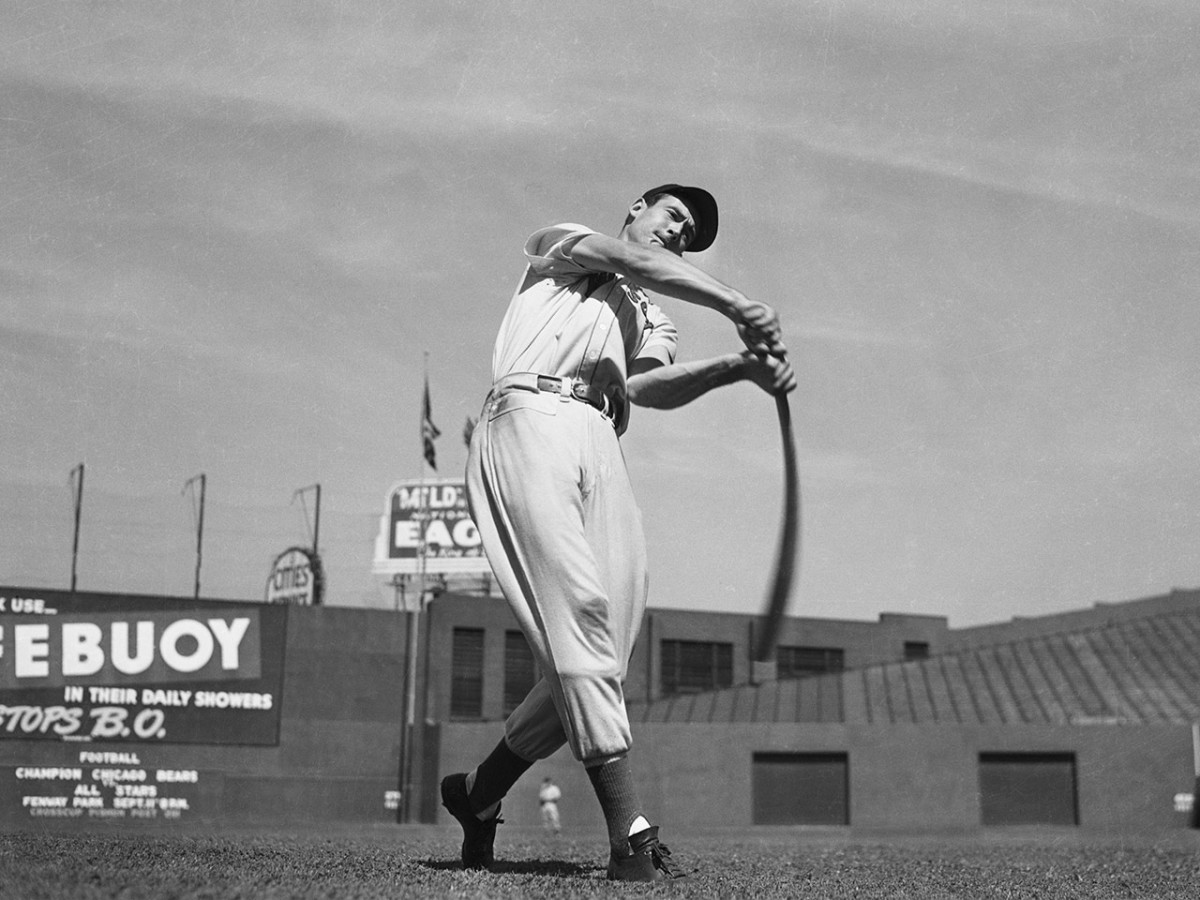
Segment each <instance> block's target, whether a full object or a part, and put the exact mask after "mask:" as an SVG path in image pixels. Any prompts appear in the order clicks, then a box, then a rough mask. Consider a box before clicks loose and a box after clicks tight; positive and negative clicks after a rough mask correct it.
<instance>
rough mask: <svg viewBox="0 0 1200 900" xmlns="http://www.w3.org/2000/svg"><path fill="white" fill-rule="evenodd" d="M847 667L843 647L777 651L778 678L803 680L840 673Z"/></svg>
mask: <svg viewBox="0 0 1200 900" xmlns="http://www.w3.org/2000/svg"><path fill="white" fill-rule="evenodd" d="M845 667H846V652H845V651H844V650H843V649H842V648H841V647H780V648H778V649H777V650H776V651H775V673H776V674H775V677H776V678H803V677H805V676H806V675H822V674H824V673H826V672H840V671H842V670H843V669H844V668H845Z"/></svg>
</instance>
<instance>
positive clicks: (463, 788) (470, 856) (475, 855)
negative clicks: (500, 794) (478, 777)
mask: <svg viewBox="0 0 1200 900" xmlns="http://www.w3.org/2000/svg"><path fill="white" fill-rule="evenodd" d="M442 806H444V807H446V809H447V810H448V811H449V813H450V815H452V816H454V818H456V819H457V820H458V824H459V825H461V826H462V830H463V842H462V864H463V868H464V869H489V868H491V866H492V863H494V862H495V861H496V856H495V853H494V852H493V849H492V848H493V845H494V844H495V842H496V826H497V825H499V824H500V823H501V822H503V821H504V820H503V819H501V818H500V806H499V805H497V806H496V814H495V815H494V816H492V817H491V818H490V819H488V820H487V821H486V822H480V821H479V819H478V818H477V817H476V816H475V813H473V812H472V811H471V800H470V798H469V797H468V796H467V776H466V773H465V772H458V773H456V774H454V775H447V776H446V777H445V778H443V779H442Z"/></svg>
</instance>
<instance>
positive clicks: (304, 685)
mask: <svg viewBox="0 0 1200 900" xmlns="http://www.w3.org/2000/svg"><path fill="white" fill-rule="evenodd" d="M41 594H42V595H44V596H42V597H40V598H39V599H44V600H46V602H47V604H50V605H55V604H58V605H61V606H62V609H61V610H59V611H58V612H57V613H56V615H57V619H51V618H50V617H49V615H48V614H45V613H44V611H43V612H39V611H38V610H37V609H32V608H23V609H20V611H19V612H17V613H14V612H13V607H12V605H11V604H10V605H9V607H8V610H7V612H8V613H9V615H7V617H6V618H4V619H3V622H2V627H3V628H4V629H5V632H4V641H5V643H3V644H2V645H0V647H2V649H3V651H4V654H3V655H2V656H0V666H3V667H6V668H5V669H4V671H5V672H6V673H7V674H6V678H7V679H8V680H7V681H5V682H3V683H0V688H5V693H4V694H3V695H0V706H3V704H9V708H10V709H11V708H12V705H13V704H15V703H21V702H30V703H31V702H33V701H32V700H29V699H28V698H29V697H34V694H35V693H36V692H32V693H31V692H30V691H28V690H26V689H25V688H24V687H22V686H20V685H18V687H17V688H12V686H11V682H12V681H13V680H14V679H13V677H9V676H14V674H15V668H14V667H15V666H16V659H17V658H18V656H19V655H21V654H24V659H25V663H26V665H28V664H30V663H31V662H33V663H37V662H39V661H40V660H41V656H39V652H40V650H38V648H35V650H38V652H32V651H30V650H29V647H28V642H26V644H27V646H26V647H25V649H24V650H22V649H19V648H18V646H17V644H16V638H15V632H16V628H17V627H18V625H22V624H37V623H43V624H46V625H47V628H48V629H51V630H52V629H53V627H55V626H56V625H59V624H61V623H62V621H63V620H64V619H65V618H66V617H65V616H64V615H63V612H64V611H66V610H69V609H71V603H73V602H75V601H74V600H66V599H64V597H63V595H62V594H61V593H60V594H56V593H55V592H41ZM80 596H81V598H82V599H81V600H80V602H82V603H84V607H81V608H82V609H83V610H84V611H83V612H82V613H80V615H81V616H82V617H83V619H86V620H87V621H88V622H90V623H91V624H96V623H99V624H100V625H105V626H109V625H111V624H112V623H113V622H116V621H120V619H121V615H122V614H121V612H120V610H121V609H124V608H126V607H127V608H128V609H130V610H134V611H135V613H134V614H132V615H131V616H127V618H128V619H129V622H130V623H131V624H136V621H137V620H140V619H144V618H145V619H152V620H153V621H155V622H157V623H159V624H160V625H162V624H165V623H168V622H170V621H173V620H174V619H179V618H186V619H189V620H190V621H193V622H203V621H209V620H211V619H214V618H218V619H220V618H228V616H225V615H224V614H225V613H229V614H230V616H233V615H234V614H236V616H235V617H241V618H252V619H257V620H259V621H258V626H256V627H258V628H259V630H260V631H261V632H262V645H261V647H260V648H259V650H260V652H259V653H258V654H257V655H256V656H255V659H258V660H259V663H260V664H259V665H258V667H257V668H256V669H255V670H254V671H247V672H240V671H234V672H229V673H225V674H224V675H220V676H219V677H220V678H224V679H225V680H224V681H214V682H213V685H216V686H223V687H225V688H229V689H230V690H233V688H234V687H238V688H240V689H242V695H243V696H254V697H259V698H269V700H270V702H269V703H264V705H263V706H262V708H259V709H256V710H250V711H242V712H239V713H235V712H233V711H229V712H228V714H227V715H226V714H221V715H218V716H216V717H215V718H208V719H200V718H194V717H193V719H192V720H190V726H188V722H189V719H188V714H189V712H192V711H189V710H187V709H181V708H172V706H171V704H172V703H173V702H174V701H172V700H171V699H170V696H173V695H171V693H170V692H171V691H175V692H176V693H178V694H179V698H182V697H183V694H184V693H185V692H186V691H188V690H192V689H193V688H195V687H196V684H195V683H193V682H195V681H196V679H198V678H200V677H201V676H203V674H204V673H203V672H201V673H198V674H197V673H193V674H191V675H188V676H186V677H187V678H188V679H190V681H186V682H185V681H176V682H171V681H169V680H168V681H164V682H161V683H158V684H157V685H156V686H155V691H156V694H155V696H153V697H151V698H149V699H147V698H145V697H143V696H142V694H141V690H140V688H142V687H144V685H139V686H138V687H139V690H138V697H137V701H136V703H135V702H134V701H133V700H130V701H129V704H130V706H129V711H130V712H132V711H133V710H134V709H139V710H140V711H141V712H142V713H146V714H148V715H149V717H150V718H151V719H153V718H154V717H155V715H157V714H158V713H159V712H161V713H162V715H163V721H164V722H165V725H164V728H163V729H161V732H162V733H161V734H159V735H158V736H155V735H145V736H143V738H142V739H141V740H136V741H135V740H115V739H111V738H108V739H92V740H89V741H82V740H77V739H71V740H64V739H56V738H55V736H54V735H52V734H42V735H41V736H40V739H37V740H33V739H22V738H20V737H19V736H18V734H19V729H20V728H25V727H28V728H32V727H33V726H32V724H31V723H32V721H33V720H32V719H30V720H25V721H23V723H22V720H21V719H20V717H19V716H17V715H12V714H9V715H7V717H6V718H3V719H0V721H4V722H7V723H8V724H7V725H5V726H4V731H3V733H0V826H3V827H19V828H25V827H32V828H38V829H42V828H53V827H57V826H63V827H71V826H77V825H80V824H82V825H90V826H93V827H94V826H96V825H97V824H98V823H99V822H104V821H119V822H122V823H138V822H145V823H148V824H151V825H161V824H164V823H167V824H170V823H180V824H186V823H189V822H205V823H207V822H215V823H231V824H233V823H254V822H262V823H277V824H286V823H294V822H297V821H308V822H322V821H348V822H390V821H395V819H396V811H395V805H394V804H395V792H396V790H397V788H398V786H399V780H400V779H399V773H398V761H399V756H400V736H401V721H402V718H403V707H404V677H405V669H406V667H405V662H404V659H405V648H406V646H407V634H406V624H407V622H406V617H405V616H403V615H399V614H397V613H395V612H391V611H382V610H360V609H347V608H329V607H288V608H286V609H285V610H281V609H279V608H271V607H261V606H259V607H257V608H256V607H254V606H253V605H249V604H223V603H220V602H215V601H214V602H208V603H198V602H194V601H191V600H187V599H179V598H175V599H174V600H169V599H168V598H137V597H125V596H120V597H116V599H115V600H114V595H109V596H107V597H106V596H102V595H95V596H89V595H80ZM117 601H120V603H118V602H117ZM87 603H91V604H92V605H91V606H90V607H88V606H86V604H87ZM97 604H99V606H98V605H97ZM103 604H110V606H107V607H106V606H104V605H103ZM121 604H124V605H123V606H122V605H121ZM85 607H86V608H85ZM97 609H99V610H100V612H97ZM138 610H141V611H140V612H136V611H138ZM146 610H151V612H146ZM448 624H449V623H447V625H445V626H438V625H435V631H436V630H437V629H438V628H440V627H448ZM251 633H253V632H251ZM435 643H436V642H435ZM45 646H46V654H45V655H46V656H47V657H54V656H55V654H56V653H57V650H56V645H54V644H53V642H52V641H49V639H47V643H46V645H45ZM64 646H65V645H64ZM176 650H177V651H178V653H179V654H181V655H182V656H187V654H188V653H189V652H191V651H190V646H189V645H188V644H187V642H186V641H184V642H181V643H180V644H179V645H178V646H177V647H176ZM431 656H432V657H433V658H432V659H431V658H428V657H425V656H422V658H421V659H420V661H419V662H420V665H419V667H418V671H419V672H421V673H424V672H428V673H430V674H431V676H433V677H432V680H433V682H434V687H433V688H431V692H430V693H431V711H434V712H436V711H437V708H438V706H439V703H438V701H437V692H436V684H437V683H439V682H444V681H445V677H446V676H445V675H438V674H437V673H439V672H440V671H441V670H442V669H444V668H445V666H446V659H445V654H444V653H443V652H442V651H441V650H435V652H434V653H433V654H431ZM273 660H274V661H273ZM170 677H176V678H183V677H184V676H183V675H178V673H176V675H172V676H170ZM204 677H208V676H204ZM213 677H218V676H213ZM116 680H117V681H118V682H119V681H120V680H121V679H120V678H117V679H116ZM69 681H70V683H66V682H61V681H60V682H55V685H57V686H53V687H48V688H44V689H43V693H44V695H45V697H47V698H50V699H46V700H44V701H43V702H44V703H50V702H52V701H53V702H56V703H58V704H59V705H64V704H65V702H66V701H67V700H69V699H70V698H72V697H74V696H77V695H78V696H81V697H82V696H84V695H88V694H89V692H90V690H91V686H93V685H94V683H93V685H89V683H88V681H87V679H80V678H75V679H74V680H73V681H72V680H69ZM126 681H128V682H129V683H130V684H133V683H134V681H136V679H135V680H134V681H130V680H129V679H126ZM106 683H107V684H111V683H112V682H111V681H110V682H106ZM806 683H809V682H806ZM811 683H814V684H815V683H816V681H812V682H811ZM856 683H857V682H856ZM171 684H175V685H176V687H170V685H171ZM164 685H165V687H164ZM179 685H185V687H179ZM6 686H7V687H6ZM231 686H233V687H231ZM130 690H133V688H130ZM160 690H161V693H162V694H163V696H162V697H159V696H158V695H157V692H159V691H160ZM488 690H489V691H494V690H495V689H494V687H492V688H489V689H488ZM22 691H24V693H22ZM55 692H57V694H56V693H55ZM695 696H696V697H697V698H703V697H705V696H707V695H695ZM22 698H25V699H22ZM179 698H177V699H179ZM35 699H36V697H35ZM89 699H90V700H91V699H94V698H90V696H89ZM417 699H418V705H419V708H418V712H417V721H418V722H423V721H424V718H425V717H424V711H423V708H421V703H420V701H421V700H423V699H424V698H423V696H422V692H418V697H417ZM725 699H727V700H728V697H726V698H725ZM95 702H104V703H109V704H110V706H111V705H112V703H113V701H112V698H111V697H108V696H107V695H105V696H104V697H102V698H101V700H100V701H95ZM710 705H711V704H710ZM851 705H852V706H853V704H851ZM176 706H178V704H176ZM160 707H161V708H160ZM854 708H855V709H857V706H854ZM200 712H205V713H207V712H209V711H200ZM174 717H178V718H174ZM251 720H253V721H252V722H251ZM85 721H86V717H85ZM177 721H178V723H179V724H178V725H177V724H176V722H177ZM14 723H16V724H14ZM206 723H207V724H206ZM251 725H253V727H250V726H251ZM185 726H188V727H190V731H189V730H188V727H185ZM201 726H202V727H205V728H211V729H212V730H211V733H198V732H197V731H196V729H197V728H198V727H201ZM10 728H11V729H15V730H8V729H10ZM177 729H178V730H177ZM502 730H503V726H502V722H501V721H499V719H498V718H492V719H491V720H490V721H470V722H466V721H464V722H456V721H447V720H445V719H444V718H443V719H442V720H441V721H440V722H438V723H430V724H427V725H424V726H423V727H421V728H419V729H418V732H419V734H418V746H417V747H416V763H415V773H416V775H415V778H416V782H417V785H416V791H417V794H418V796H417V800H418V801H419V802H417V803H416V805H415V806H416V809H418V810H419V817H420V819H421V820H423V821H448V820H447V818H446V813H445V812H444V810H441V809H440V807H439V805H438V802H437V783H438V781H439V779H440V777H441V776H442V775H444V774H446V773H448V772H453V771H460V770H465V769H468V768H470V767H471V766H472V765H474V764H475V763H477V762H478V761H479V760H481V759H482V758H483V757H484V755H486V753H487V752H489V751H490V750H491V748H492V747H493V746H494V744H495V742H496V741H497V740H498V739H499V737H500V735H501V734H502ZM633 730H634V735H635V741H636V747H635V753H634V756H633V762H634V771H635V773H636V777H637V778H638V780H639V784H640V787H641V791H642V795H643V797H644V800H645V804H646V807H647V810H648V811H649V812H650V814H651V815H652V816H653V817H654V818H655V819H657V820H660V821H662V822H664V823H665V824H668V825H669V824H670V823H674V822H677V823H687V824H688V825H689V826H710V825H711V826H720V825H735V826H744V825H751V824H755V823H756V820H757V819H756V817H759V816H760V812H759V811H756V807H755V802H756V801H755V799H754V796H755V771H756V769H755V766H756V762H755V754H774V755H775V756H777V757H782V758H785V759H786V758H789V757H790V756H803V755H805V754H808V755H813V754H823V755H825V756H827V757H830V758H834V759H835V760H837V759H844V768H845V771H846V780H847V790H846V798H845V799H846V810H845V813H846V815H845V817H846V820H847V822H848V824H849V825H850V826H851V827H852V828H862V829H880V830H892V829H900V830H905V831H914V830H916V831H941V830H955V831H961V830H963V829H973V828H979V827H981V824H982V816H981V800H980V796H981V795H980V754H983V753H991V754H997V753H1006V752H1008V753H1011V752H1020V753H1026V754H1049V755H1053V756H1056V758H1057V757H1062V756H1067V757H1069V758H1070V760H1071V765H1072V766H1073V785H1074V790H1075V793H1076V799H1075V802H1076V804H1077V822H1078V824H1079V825H1080V826H1082V827H1085V828H1097V829H1106V830H1123V829H1151V828H1159V827H1184V826H1186V824H1187V821H1186V819H1187V817H1186V815H1183V814H1181V813H1179V812H1177V811H1176V810H1175V808H1174V806H1173V799H1174V796H1175V794H1177V793H1183V792H1188V791H1190V790H1191V788H1192V786H1193V772H1192V747H1191V730H1190V728H1189V727H1188V726H1187V725H1165V724H1164V725H1154V724H1116V723H1112V722H1104V721H1101V722H1097V723H1096V724H1089V725H1072V726H1067V725H978V724H975V725H971V724H953V725H949V724H936V723H935V724H911V723H908V724H906V723H895V724H893V723H881V722H878V721H877V722H875V723H871V722H869V721H864V720H863V719H861V718H857V717H852V721H851V722H849V723H844V722H838V721H825V720H823V721H813V722H802V723H794V722H793V723H782V722H781V723H766V722H750V721H741V722H730V721H725V722H719V721H708V722H704V723H701V724H690V723H674V722H661V721H660V722H653V721H643V722H635V724H634V726H633ZM80 736H81V735H78V734H77V735H71V736H70V737H72V738H78V737H80ZM181 736H186V742H179V741H181V740H182V739H183V737H181ZM239 741H242V743H239ZM548 774H549V775H552V776H554V777H555V779H556V780H557V781H558V782H559V784H560V785H561V786H562V788H563V790H564V793H565V799H564V801H563V805H562V813H563V817H564V820H565V821H566V823H567V824H568V826H570V827H595V828H597V829H599V828H601V827H602V823H601V821H600V818H599V812H598V810H597V809H596V806H595V802H594V800H593V799H592V794H591V788H590V785H589V784H588V782H587V779H586V776H585V775H584V773H583V772H582V770H581V769H580V767H579V766H578V765H577V764H576V763H575V762H574V761H573V760H572V759H571V758H570V756H569V754H567V753H566V752H565V751H560V752H559V753H558V754H556V755H555V756H554V757H553V758H551V759H550V760H546V761H544V762H543V763H541V764H539V765H538V766H535V767H534V768H533V769H532V770H530V772H529V773H528V774H527V775H526V776H525V778H524V779H522V781H521V782H520V783H519V784H518V785H517V786H516V788H515V789H514V791H513V792H512V794H511V795H510V798H509V800H508V801H507V802H506V804H505V818H506V820H507V821H508V822H510V823H513V824H517V825H535V824H537V822H538V808H537V804H536V802H535V800H534V798H535V796H536V787H537V784H538V782H539V781H540V779H541V778H542V777H544V776H545V775H548ZM759 793H761V788H760V791H759Z"/></svg>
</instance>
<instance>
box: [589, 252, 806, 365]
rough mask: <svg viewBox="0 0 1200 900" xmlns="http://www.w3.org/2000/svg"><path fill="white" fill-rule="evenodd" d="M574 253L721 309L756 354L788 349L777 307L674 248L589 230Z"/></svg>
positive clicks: (653, 287) (592, 264)
mask: <svg viewBox="0 0 1200 900" xmlns="http://www.w3.org/2000/svg"><path fill="white" fill-rule="evenodd" d="M571 258H572V259H573V260H574V261H575V262H576V263H578V264H579V265H581V266H583V267H584V268H587V269H591V270H593V271H599V272H612V273H614V274H616V275H623V276H625V277H626V278H629V279H630V280H631V281H633V282H634V283H636V284H638V285H640V286H641V287H643V288H645V289H646V290H650V291H654V292H655V293H658V294H663V295H664V296H667V297H673V298H675V299H676V300H682V301H684V302H685V303H693V304H695V305H697V306H703V307H705V308H707V309H712V310H715V311H717V312H719V313H721V314H722V315H723V316H725V317H726V318H728V319H729V320H731V321H732V322H733V323H734V324H735V325H736V326H737V329H738V334H739V335H740V336H741V338H742V341H743V343H745V345H746V346H747V347H748V348H749V349H750V350H753V351H754V352H756V353H764V354H765V353H769V354H772V355H773V356H777V357H783V356H784V355H785V354H786V353H787V348H786V347H784V344H783V335H782V332H781V330H780V327H779V317H778V316H777V315H776V313H775V310H774V309H772V308H771V307H770V306H768V305H767V304H765V303H760V302H759V301H756V300H751V299H750V298H749V297H747V296H746V295H745V294H743V293H742V292H741V291H738V290H735V289H734V288H731V287H729V285H727V284H723V283H722V282H720V281H718V280H717V279H716V278H713V277H712V276H711V275H709V274H708V273H707V272H705V271H703V270H702V269H698V268H696V267H695V266H693V265H692V264H691V263H689V262H687V261H686V260H685V259H683V257H681V256H676V255H675V254H674V253H672V252H671V251H669V250H666V249H664V248H662V247H657V246H648V245H645V244H635V243H632V242H630V241H623V240H620V239H618V238H614V237H609V236H608V235H605V234H589V235H587V236H586V237H584V238H582V239H581V240H580V241H579V242H578V243H576V244H575V246H574V247H573V248H572V250H571Z"/></svg>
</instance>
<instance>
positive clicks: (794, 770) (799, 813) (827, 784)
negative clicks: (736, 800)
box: [752, 753, 850, 825]
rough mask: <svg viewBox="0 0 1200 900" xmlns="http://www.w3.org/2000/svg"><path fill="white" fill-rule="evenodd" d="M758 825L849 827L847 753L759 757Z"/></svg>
mask: <svg viewBox="0 0 1200 900" xmlns="http://www.w3.org/2000/svg"><path fill="white" fill-rule="evenodd" d="M753 765H754V769H753V776H752V782H753V788H754V810H753V816H754V819H753V821H754V824H755V825H849V824H850V801H849V797H850V775H849V773H850V765H849V761H848V759H847V756H846V754H845V753H755V754H754V764H753Z"/></svg>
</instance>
